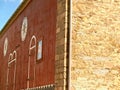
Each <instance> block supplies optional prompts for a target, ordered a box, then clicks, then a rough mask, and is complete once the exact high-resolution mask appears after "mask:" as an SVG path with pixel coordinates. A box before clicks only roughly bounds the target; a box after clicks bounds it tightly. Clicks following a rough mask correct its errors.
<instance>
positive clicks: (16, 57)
mask: <svg viewBox="0 0 120 90" xmlns="http://www.w3.org/2000/svg"><path fill="white" fill-rule="evenodd" d="M56 6H57V2H56V0H45V1H44V0H25V1H24V2H23V3H22V4H21V5H20V7H19V8H18V9H17V10H16V12H15V13H14V15H13V16H12V17H11V19H10V20H9V21H8V23H7V24H6V26H5V27H4V29H3V31H2V32H1V36H0V50H1V52H0V69H1V70H0V90H22V89H27V88H33V87H34V88H35V89H36V88H41V87H39V86H42V88H43V87H46V88H48V89H52V88H54V84H55V40H56V9H57V8H56ZM32 90H33V89H32Z"/></svg>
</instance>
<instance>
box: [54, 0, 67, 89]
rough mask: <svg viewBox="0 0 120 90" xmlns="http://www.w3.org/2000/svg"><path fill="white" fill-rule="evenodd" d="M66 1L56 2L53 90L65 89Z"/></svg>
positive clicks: (58, 0)
mask: <svg viewBox="0 0 120 90" xmlns="http://www.w3.org/2000/svg"><path fill="white" fill-rule="evenodd" d="M67 12H68V0H57V27H56V28H57V29H56V54H55V55H56V59H55V60H56V61H55V90H66V89H67V82H66V81H67V74H66V73H67V60H68V58H67V54H68V53H67V42H68V40H67V37H68V17H67V15H68V13H67Z"/></svg>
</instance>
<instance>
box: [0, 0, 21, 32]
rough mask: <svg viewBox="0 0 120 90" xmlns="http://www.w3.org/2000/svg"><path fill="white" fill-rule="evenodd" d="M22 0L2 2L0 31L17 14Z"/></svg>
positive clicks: (0, 2)
mask: <svg viewBox="0 0 120 90" xmlns="http://www.w3.org/2000/svg"><path fill="white" fill-rule="evenodd" d="M21 2H22V0H0V30H1V29H2V28H3V27H4V25H5V24H6V22H7V21H8V19H9V18H10V17H11V16H12V14H13V13H14V12H15V10H16V9H17V7H18V6H19V5H20V3H21Z"/></svg>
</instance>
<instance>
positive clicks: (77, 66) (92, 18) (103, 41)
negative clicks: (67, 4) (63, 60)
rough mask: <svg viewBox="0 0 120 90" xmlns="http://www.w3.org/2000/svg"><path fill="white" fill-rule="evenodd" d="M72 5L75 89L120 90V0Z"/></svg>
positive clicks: (88, 0) (75, 0) (80, 0)
mask: <svg viewBox="0 0 120 90" xmlns="http://www.w3.org/2000/svg"><path fill="white" fill-rule="evenodd" d="M72 5H73V8H72V10H73V11H72V18H73V19H72V21H73V22H72V27H73V29H72V68H71V69H72V71H71V75H72V76H71V79H72V80H71V85H72V90H120V0H73V2H72Z"/></svg>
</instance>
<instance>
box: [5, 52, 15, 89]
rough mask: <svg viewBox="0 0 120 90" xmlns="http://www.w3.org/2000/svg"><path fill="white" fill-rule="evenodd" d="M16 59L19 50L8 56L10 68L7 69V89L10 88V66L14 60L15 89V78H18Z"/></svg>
mask: <svg viewBox="0 0 120 90" xmlns="http://www.w3.org/2000/svg"><path fill="white" fill-rule="evenodd" d="M16 60H17V52H16V51H13V53H10V55H9V58H8V70H7V87H6V90H9V88H8V84H9V72H10V71H9V68H10V64H12V63H13V62H15V66H14V76H13V77H14V78H13V83H14V85H13V90H15V78H16Z"/></svg>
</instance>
